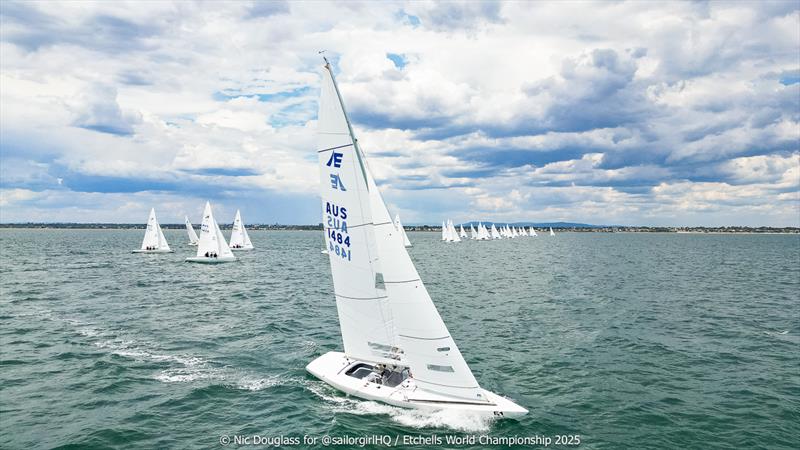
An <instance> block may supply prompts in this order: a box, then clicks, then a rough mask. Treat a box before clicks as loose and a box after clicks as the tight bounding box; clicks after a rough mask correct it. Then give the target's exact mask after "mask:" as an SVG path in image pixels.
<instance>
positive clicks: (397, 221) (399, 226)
mask: <svg viewBox="0 0 800 450" xmlns="http://www.w3.org/2000/svg"><path fill="white" fill-rule="evenodd" d="M394 227H395V228H397V231H399V232H400V233H402V234H403V245H405V246H406V247H411V241H409V240H408V235H407V234H406V230H405V228H403V224H402V223H401V222H400V214H395V215H394Z"/></svg>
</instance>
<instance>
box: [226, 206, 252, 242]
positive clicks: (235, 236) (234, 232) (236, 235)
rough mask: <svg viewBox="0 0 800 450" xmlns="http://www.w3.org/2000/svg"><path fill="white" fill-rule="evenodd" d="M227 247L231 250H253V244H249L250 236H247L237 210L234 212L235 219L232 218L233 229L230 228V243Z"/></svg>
mask: <svg viewBox="0 0 800 450" xmlns="http://www.w3.org/2000/svg"><path fill="white" fill-rule="evenodd" d="M229 247H230V248H231V250H252V249H253V243H252V242H250V236H249V235H248V234H247V228H245V227H244V222H242V215H241V213H240V212H239V210H238V209H237V210H236V217H234V218H233V227H232V228H231V241H230V244H229Z"/></svg>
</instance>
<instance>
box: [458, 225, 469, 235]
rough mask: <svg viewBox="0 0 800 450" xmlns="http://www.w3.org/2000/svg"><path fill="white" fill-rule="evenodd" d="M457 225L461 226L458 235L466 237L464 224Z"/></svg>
mask: <svg viewBox="0 0 800 450" xmlns="http://www.w3.org/2000/svg"><path fill="white" fill-rule="evenodd" d="M459 226H460V227H461V231H460V234H459V235H460V236H461V237H462V238H465V237H467V232H466V231H464V225H463V224H462V225H459Z"/></svg>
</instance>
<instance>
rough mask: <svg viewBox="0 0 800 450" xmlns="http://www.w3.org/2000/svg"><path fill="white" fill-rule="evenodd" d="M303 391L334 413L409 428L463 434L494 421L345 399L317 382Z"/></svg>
mask: <svg viewBox="0 0 800 450" xmlns="http://www.w3.org/2000/svg"><path fill="white" fill-rule="evenodd" d="M305 387H306V388H307V389H308V390H309V391H311V392H312V393H313V394H314V395H316V396H317V397H319V398H321V399H322V400H325V402H326V403H327V404H328V407H329V408H330V409H331V410H332V411H333V412H334V413H342V414H354V415H359V416H367V415H385V416H388V417H389V418H390V419H391V420H392V421H394V422H396V423H398V424H400V425H403V426H406V427H409V428H417V429H422V428H447V429H450V430H455V431H465V432H472V433H475V432H487V431H489V429H490V428H491V425H492V423H493V422H494V420H495V419H494V418H492V417H486V416H482V415H480V414H474V413H469V412H465V411H456V410H440V411H424V410H420V409H407V408H400V407H397V406H391V405H387V404H385V403H378V402H373V401H369V400H360V399H358V398H354V397H346V396H344V395H343V394H340V393H339V392H338V391H335V390H334V389H332V388H331V387H330V386H328V385H327V384H325V383H323V382H321V381H309V382H307V383H306V385H305Z"/></svg>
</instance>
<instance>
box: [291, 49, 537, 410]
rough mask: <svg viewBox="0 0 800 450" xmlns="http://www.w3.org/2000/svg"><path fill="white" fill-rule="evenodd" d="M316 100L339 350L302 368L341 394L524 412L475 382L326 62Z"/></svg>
mask: <svg viewBox="0 0 800 450" xmlns="http://www.w3.org/2000/svg"><path fill="white" fill-rule="evenodd" d="M326 62H327V61H326ZM319 108H320V111H319V119H318V126H319V133H318V139H319V148H320V150H319V151H318V152H317V154H318V157H319V166H320V178H321V186H320V188H321V194H322V195H321V197H322V207H323V223H324V224H325V230H326V233H327V238H328V245H329V250H330V251H329V253H330V256H329V258H330V266H331V275H332V278H333V285H334V290H335V294H336V306H337V309H338V312H339V324H340V327H341V332H342V341H343V343H344V352H328V353H326V354H324V355H322V356H320V357H318V358H317V359H315V360H314V361H312V362H311V363H309V364H308V366H306V370H308V371H309V372H310V373H311V374H312V375H314V376H315V377H317V378H319V379H320V380H322V381H324V382H326V383H328V384H330V385H331V386H333V387H335V388H337V389H339V390H341V391H344V392H346V393H348V394H351V395H354V396H356V397H360V398H363V399H367V400H375V401H380V402H384V403H388V404H391V405H395V406H400V407H404V408H417V409H424V410H442V409H447V410H457V411H471V412H474V413H477V414H480V415H487V416H506V417H517V416H521V415H524V414H526V413H527V412H528V411H527V410H526V409H525V408H522V407H520V406H518V405H516V404H515V403H514V402H512V401H511V400H508V399H506V398H504V397H501V396H499V395H496V394H494V393H492V392H489V391H487V390H485V389H482V388H481V387H480V385H479V384H478V382H477V380H476V379H475V377H474V376H473V374H472V371H471V370H470V368H469V366H468V365H467V363H466V361H464V358H463V357H462V356H461V353H460V352H459V351H458V347H457V346H456V343H455V341H454V340H453V337H452V336H451V335H450V332H449V331H448V330H447V327H446V326H445V324H444V322H443V321H442V318H441V316H439V313H438V311H437V310H436V307H435V306H434V304H433V301H432V300H431V298H430V296H429V295H428V291H427V290H426V289H425V285H424V284H423V283H422V280H421V279H420V277H419V274H418V273H417V270H416V268H415V267H414V263H413V262H412V261H411V258H410V257H409V256H408V253H407V251H406V249H405V247H404V246H403V241H402V239H401V236H400V234H399V233H398V232H397V230H396V229H395V227H394V226H393V225H392V221H391V218H390V217H389V213H388V211H387V210H386V204H385V203H384V201H383V198H382V197H381V194H380V192H379V191H378V188H377V186H376V185H375V182H374V180H373V179H372V175H371V174H370V170H369V166H368V164H367V162H366V160H365V157H364V155H363V153H362V152H361V149H360V148H359V147H358V141H357V140H356V139H355V137H354V135H353V132H352V128H351V126H350V122H349V120H348V119H347V116H346V114H345V111H344V105H343V104H342V101H341V96H340V95H339V92H338V88H337V87H336V82H335V81H334V79H333V74H332V72H331V68H330V65H329V64H326V65H325V71H324V75H323V83H322V89H321V99H320V106H319Z"/></svg>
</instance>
